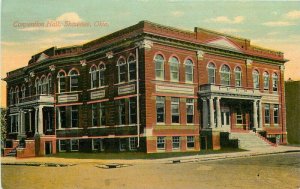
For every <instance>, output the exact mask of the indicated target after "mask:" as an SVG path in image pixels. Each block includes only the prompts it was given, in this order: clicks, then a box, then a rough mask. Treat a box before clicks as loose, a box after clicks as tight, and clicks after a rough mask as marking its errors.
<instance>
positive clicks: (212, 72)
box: [207, 62, 216, 84]
mask: <svg viewBox="0 0 300 189" xmlns="http://www.w3.org/2000/svg"><path fill="white" fill-rule="evenodd" d="M207 70H208V83H209V84H215V82H216V67H215V65H214V64H213V63H211V62H210V63H209V64H208V65H207Z"/></svg>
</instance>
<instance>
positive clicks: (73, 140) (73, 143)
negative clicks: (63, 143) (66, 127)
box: [71, 139, 79, 151]
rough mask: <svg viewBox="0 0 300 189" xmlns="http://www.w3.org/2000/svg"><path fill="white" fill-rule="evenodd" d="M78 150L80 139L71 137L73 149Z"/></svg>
mask: <svg viewBox="0 0 300 189" xmlns="http://www.w3.org/2000/svg"><path fill="white" fill-rule="evenodd" d="M78 150H79V140H78V139H71V151H78Z"/></svg>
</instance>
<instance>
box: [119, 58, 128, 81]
mask: <svg viewBox="0 0 300 189" xmlns="http://www.w3.org/2000/svg"><path fill="white" fill-rule="evenodd" d="M117 66H118V75H119V83H122V82H125V81H126V70H127V68H126V61H125V59H124V58H123V57H121V58H119V60H118V63H117Z"/></svg>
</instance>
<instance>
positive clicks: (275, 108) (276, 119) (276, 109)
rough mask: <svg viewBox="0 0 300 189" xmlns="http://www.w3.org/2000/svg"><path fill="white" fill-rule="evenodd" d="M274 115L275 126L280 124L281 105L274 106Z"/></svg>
mask: <svg viewBox="0 0 300 189" xmlns="http://www.w3.org/2000/svg"><path fill="white" fill-rule="evenodd" d="M273 111H274V113H273V115H274V124H279V105H278V104H275V105H274V109H273Z"/></svg>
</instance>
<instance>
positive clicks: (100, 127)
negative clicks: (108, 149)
mask: <svg viewBox="0 0 300 189" xmlns="http://www.w3.org/2000/svg"><path fill="white" fill-rule="evenodd" d="M108 127H109V126H94V127H88V128H87V129H104V128H108Z"/></svg>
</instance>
